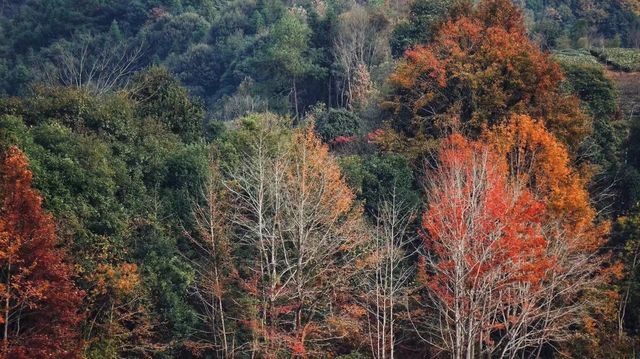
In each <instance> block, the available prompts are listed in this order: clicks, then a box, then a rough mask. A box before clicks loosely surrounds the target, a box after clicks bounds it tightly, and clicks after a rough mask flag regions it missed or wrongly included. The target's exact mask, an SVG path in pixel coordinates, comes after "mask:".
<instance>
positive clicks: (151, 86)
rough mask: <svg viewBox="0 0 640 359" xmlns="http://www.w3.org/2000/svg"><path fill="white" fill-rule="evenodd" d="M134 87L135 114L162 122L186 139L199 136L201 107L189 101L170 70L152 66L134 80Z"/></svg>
mask: <svg viewBox="0 0 640 359" xmlns="http://www.w3.org/2000/svg"><path fill="white" fill-rule="evenodd" d="M133 87H134V92H133V98H134V99H135V100H137V101H139V102H140V106H139V107H138V114H137V115H138V116H139V117H140V118H151V119H156V120H159V121H161V122H162V123H164V124H165V125H166V126H167V127H168V128H169V129H170V130H171V131H172V132H173V133H175V134H178V135H179V136H181V138H182V139H183V140H184V141H185V142H194V141H197V140H198V139H199V138H201V136H202V128H203V125H204V110H203V108H202V107H201V106H199V105H197V104H195V103H193V101H191V99H190V98H189V95H188V94H187V91H186V90H185V89H184V88H183V87H181V86H180V85H179V84H178V82H177V81H176V80H175V78H174V77H173V76H171V75H170V74H169V72H167V71H166V70H165V69H162V68H157V67H156V68H151V69H150V70H148V71H147V72H144V73H142V74H141V75H139V76H138V77H137V78H136V79H135V82H134V84H133Z"/></svg>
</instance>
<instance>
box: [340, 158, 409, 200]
mask: <svg viewBox="0 0 640 359" xmlns="http://www.w3.org/2000/svg"><path fill="white" fill-rule="evenodd" d="M341 166H342V168H343V170H344V176H345V178H346V179H347V183H348V184H349V186H350V187H351V188H352V189H353V190H354V192H355V193H356V194H358V198H361V199H362V200H363V201H364V203H365V207H366V209H367V211H369V212H370V213H376V211H377V209H378V207H379V205H380V204H381V203H382V202H383V201H385V200H390V198H391V196H393V195H395V196H396V201H397V203H401V204H402V205H403V206H405V207H407V208H411V207H416V206H417V205H418V202H419V200H420V192H419V190H418V188H417V186H416V180H415V177H414V174H413V171H412V170H411V167H410V164H409V161H408V160H407V159H406V158H404V157H402V156H400V155H396V154H381V155H375V156H369V157H366V158H359V157H357V156H352V157H346V158H343V159H342V160H341Z"/></svg>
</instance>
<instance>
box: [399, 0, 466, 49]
mask: <svg viewBox="0 0 640 359" xmlns="http://www.w3.org/2000/svg"><path fill="white" fill-rule="evenodd" d="M466 3H468V1H465V0H415V1H413V2H411V5H410V9H409V16H408V18H407V19H406V20H403V21H401V22H399V23H398V25H396V27H395V29H394V30H393V34H392V36H391V39H390V40H389V42H390V45H391V51H392V53H393V56H394V57H400V56H402V54H403V53H404V51H405V50H407V49H409V48H411V47H413V46H414V45H417V44H424V43H427V42H429V41H431V40H432V39H433V36H434V35H435V33H436V32H437V29H438V27H439V25H440V24H441V23H443V22H444V21H447V20H448V19H449V18H450V17H451V15H452V14H453V13H455V12H457V11H458V10H459V8H460V7H462V6H464V5H465V4H466Z"/></svg>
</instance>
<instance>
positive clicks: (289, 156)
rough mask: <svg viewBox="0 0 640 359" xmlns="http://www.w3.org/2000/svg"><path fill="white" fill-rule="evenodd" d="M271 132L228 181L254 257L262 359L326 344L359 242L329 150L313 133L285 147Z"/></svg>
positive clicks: (256, 141)
mask: <svg viewBox="0 0 640 359" xmlns="http://www.w3.org/2000/svg"><path fill="white" fill-rule="evenodd" d="M264 125H266V126H267V127H272V126H271V125H275V123H271V124H270V125H269V124H263V126H264ZM273 127H276V126H273ZM272 131H276V132H277V130H274V129H273V128H271V129H267V128H264V127H261V128H260V129H258V130H257V132H256V133H255V134H254V136H253V138H252V141H251V144H250V149H249V151H248V152H247V153H246V154H245V155H244V156H243V159H242V161H241V163H240V164H239V165H236V166H234V168H233V169H232V170H231V172H230V173H229V178H230V180H229V181H228V184H227V187H228V188H229V190H230V191H231V192H232V193H233V195H234V202H235V203H236V206H237V215H236V217H235V219H234V223H235V225H236V226H237V227H238V231H237V233H238V235H239V241H240V242H241V243H242V244H244V245H245V246H246V248H247V250H249V251H250V252H252V253H254V254H253V257H254V258H255V260H254V261H251V262H249V263H248V265H247V275H246V277H249V278H248V279H247V280H246V284H245V285H244V286H245V288H246V291H247V292H248V293H252V294H253V295H254V297H255V298H256V302H257V303H258V304H257V305H256V306H255V310H254V311H253V313H254V314H255V316H254V318H252V319H251V320H250V322H251V326H252V330H253V332H254V339H253V343H252V348H251V350H252V352H253V353H254V354H256V355H262V356H264V355H274V354H275V353H278V352H283V351H287V352H289V351H290V352H292V353H294V354H302V353H304V352H306V351H307V350H310V349H309V348H313V347H317V346H319V345H322V343H323V342H324V341H325V340H326V339H327V338H326V336H325V335H324V334H325V333H326V332H325V331H323V328H324V327H325V326H326V325H325V323H324V320H325V319H326V318H327V316H328V315H330V312H331V295H332V293H333V292H334V290H335V288H336V287H338V286H339V285H340V284H342V283H346V282H347V280H348V278H349V275H348V274H349V266H350V265H352V262H351V261H352V257H351V256H350V251H351V250H352V249H353V247H354V246H355V245H356V242H357V240H358V239H359V237H358V236H357V230H358V229H359V225H358V221H357V219H358V216H357V212H353V211H352V203H353V195H352V194H351V192H350V190H349V189H348V187H347V186H346V184H345V183H344V180H343V179H342V178H341V176H340V172H339V168H338V165H337V163H336V161H335V160H334V159H333V158H332V157H331V156H330V155H329V153H328V149H327V148H326V146H325V145H323V144H321V142H320V141H319V139H317V138H316V137H315V135H314V134H313V132H312V131H311V130H308V129H300V130H295V131H294V133H293V135H292V138H291V142H290V143H289V144H288V145H286V146H285V145H283V144H282V141H275V142H274V141H273V136H274V135H275V136H278V134H275V133H274V132H272Z"/></svg>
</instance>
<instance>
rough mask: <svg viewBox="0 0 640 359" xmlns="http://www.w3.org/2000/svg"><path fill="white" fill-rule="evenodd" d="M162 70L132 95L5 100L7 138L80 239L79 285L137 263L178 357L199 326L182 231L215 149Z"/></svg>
mask: <svg viewBox="0 0 640 359" xmlns="http://www.w3.org/2000/svg"><path fill="white" fill-rule="evenodd" d="M154 71H155V72H154ZM154 71H151V72H150V73H149V74H145V75H141V76H142V80H144V81H143V82H139V84H140V85H139V87H137V89H139V92H135V93H131V94H123V93H117V94H114V95H112V96H108V97H105V98H96V97H92V96H90V95H88V94H86V93H84V92H82V91H81V90H79V89H64V88H42V89H40V90H39V91H38V95H37V96H34V97H29V98H25V99H23V100H21V101H14V100H2V101H0V102H1V103H2V104H1V105H0V109H2V112H3V113H1V114H0V132H1V133H2V136H1V137H0V139H1V140H2V145H3V146H7V145H9V144H14V143H15V144H18V145H19V146H20V147H21V148H23V149H24V150H25V152H26V153H27V155H28V157H29V159H30V161H31V166H32V169H33V172H34V178H35V182H34V184H35V186H36V187H37V188H38V190H39V191H40V192H41V193H42V194H43V197H44V198H45V202H44V205H45V207H46V208H47V209H48V210H49V211H51V212H52V213H53V214H54V215H55V216H56V218H57V219H59V221H60V223H61V226H60V231H61V232H62V237H63V238H64V237H65V236H72V237H73V238H74V241H73V245H72V246H71V247H69V248H67V249H68V250H69V251H70V252H72V253H74V257H75V258H76V261H77V264H78V265H79V266H80V268H81V273H82V276H81V277H80V278H79V279H78V281H79V283H80V284H81V285H82V286H83V287H84V288H85V289H86V290H91V288H93V286H94V285H95V283H93V280H94V279H93V278H94V276H95V275H94V273H95V271H96V270H97V269H99V268H103V267H101V266H105V265H106V266H117V265H119V264H120V263H136V264H138V266H139V268H140V270H139V273H140V275H141V276H142V285H143V286H144V287H143V288H142V289H141V292H140V293H147V294H144V295H147V296H148V297H147V298H146V299H145V301H147V302H149V303H153V307H152V308H151V311H150V313H149V314H148V315H149V316H150V317H151V319H148V320H150V321H154V322H157V323H163V324H162V325H161V326H157V327H155V328H154V334H153V335H154V336H156V339H155V340H157V341H159V342H158V344H160V343H165V344H163V345H161V346H160V347H163V348H165V347H166V348H168V349H171V345H175V344H177V343H178V342H176V341H175V339H176V338H188V337H189V336H190V333H191V329H192V328H194V327H195V324H194V321H195V320H196V319H195V316H194V314H193V309H192V308H191V306H190V304H189V298H188V296H187V293H188V290H187V289H188V287H189V285H190V283H191V282H192V277H193V273H192V269H191V268H190V266H189V264H188V262H186V260H185V259H184V257H182V256H181V255H180V254H179V248H180V246H181V241H182V240H181V238H182V236H181V234H180V233H182V230H184V228H188V226H189V225H190V224H189V222H188V221H186V220H185V219H186V218H189V208H190V204H191V203H192V201H194V200H197V196H198V191H197V188H198V186H199V184H200V183H202V182H203V178H204V176H205V175H206V171H207V156H208V147H207V146H206V145H204V144H199V142H198V143H196V142H194V141H196V140H198V139H200V138H202V133H201V130H200V129H201V128H202V127H201V126H202V110H201V108H200V107H198V106H196V105H193V104H192V103H191V102H190V101H189V99H188V97H187V96H186V92H185V90H184V89H183V88H181V87H179V86H178V85H177V83H176V82H175V81H174V80H171V78H170V77H168V75H167V73H166V72H162V71H160V70H154ZM143 94H144V95H143ZM183 138H184V141H183V140H182V139H183ZM187 141H188V142H192V144H188V143H187ZM114 295H115V294H114ZM141 295H142V294H141ZM90 310H91V316H92V317H94V316H95V319H94V320H95V321H96V322H95V323H96V325H102V324H104V323H107V322H103V321H105V320H107V319H108V317H103V316H104V315H107V314H108V313H107V312H104V311H102V310H101V309H100V308H99V305H97V307H95V308H90ZM94 330H96V331H97V329H94ZM132 330H137V329H135V327H134V328H132ZM95 334H96V335H99V336H100V337H102V338H103V340H104V342H100V341H99V342H96V343H95V348H99V347H101V346H104V348H109V345H110V344H108V343H109V342H110V339H109V335H108V333H100V332H99V331H97V332H96V333H95ZM114 343H115V342H114ZM171 343H172V344H171ZM169 344H171V345H169ZM112 349H113V348H112ZM114 350H122V348H116V349H114ZM101 352H102V351H101ZM123 353H124V352H119V354H118V356H120V355H121V354H123Z"/></svg>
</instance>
